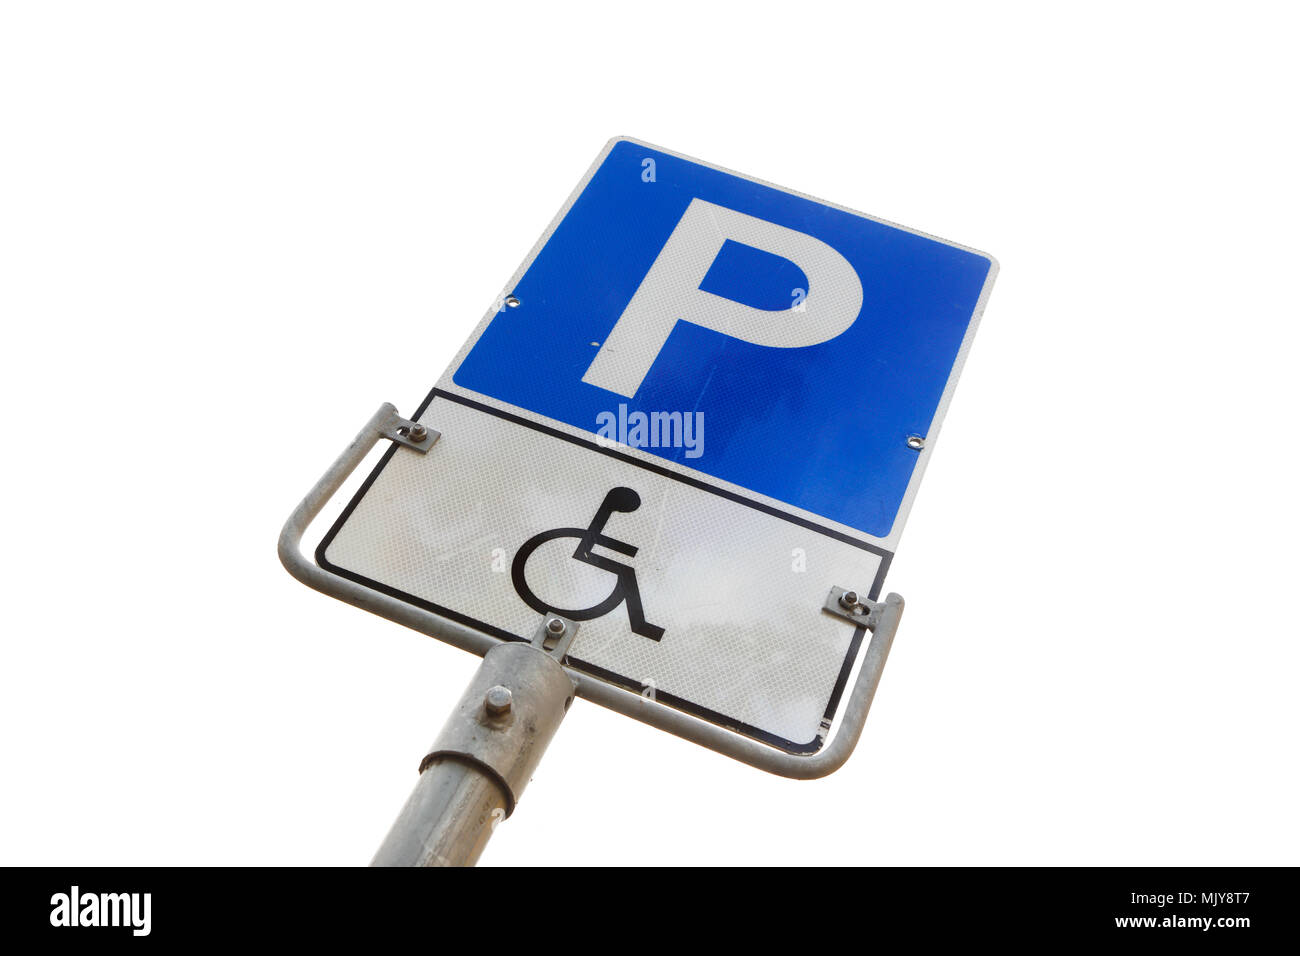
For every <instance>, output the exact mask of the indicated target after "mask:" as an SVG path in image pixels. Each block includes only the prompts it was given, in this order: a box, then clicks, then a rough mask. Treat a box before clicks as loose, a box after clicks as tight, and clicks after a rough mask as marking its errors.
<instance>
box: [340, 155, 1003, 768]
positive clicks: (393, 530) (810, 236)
mask: <svg viewBox="0 0 1300 956" xmlns="http://www.w3.org/2000/svg"><path fill="white" fill-rule="evenodd" d="M995 271H996V266H995V264H994V263H993V260H992V259H991V258H990V257H989V256H987V255H985V254H983V253H979V252H975V251H973V250H970V249H967V248H965V247H962V246H958V245H955V244H952V243H949V242H945V241H942V240H938V239H935V238H933V237H929V236H925V235H922V234H920V233H917V232H914V231H911V230H908V229H904V228H901V227H898V226H895V225H891V224H889V223H884V222H881V221H879V220H876V219H872V218H869V217H867V216H863V215H861V214H859V213H855V212H851V211H849V210H846V209H843V208H841V207H838V206H834V205H830V204H828V203H824V202H820V201H818V200H815V199H811V198H809V197H806V196H803V195H800V194H797V193H793V192H790V191H788V190H784V189H779V188H777V187H774V186H771V185H768V184H766V183H762V182H759V181H756V180H754V179H751V178H748V177H745V176H740V175H737V174H735V173H731V172H727V171H725V170H721V169H718V168H716V167H713V166H709V165H707V164H704V163H701V162H698V161H695V160H691V159H688V158H686V157H683V156H680V155H677V154H674V153H671V152H668V151H665V150H662V149H659V148H656V147H652V146H649V145H647V144H644V143H641V142H637V141H635V140H630V139H616V140H613V141H612V142H610V143H609V144H608V145H607V146H606V148H605V150H604V151H603V152H602V154H601V156H600V157H599V158H598V159H597V161H596V163H595V165H594V166H593V167H592V169H591V170H590V171H589V172H588V174H587V176H586V177H585V178H584V179H583V181H582V183H581V184H580V185H579V187H578V189H577V190H576V191H575V192H574V194H573V196H572V197H571V198H570V200H569V201H568V203H566V205H565V207H564V208H563V209H562V210H561V212H560V214H559V215H558V216H557V218H556V219H555V221H554V222H553V223H552V225H551V227H550V228H549V229H548V230H547V232H546V234H545V235H544V236H543V237H542V240H541V241H540V242H539V243H538V245H537V246H536V248H535V249H534V250H533V252H532V253H531V254H530V255H529V257H528V259H527V260H526V261H525V263H524V264H523V266H522V267H521V268H520V270H519V271H518V272H517V273H516V275H515V276H514V277H513V279H512V280H511V282H510V283H509V284H508V286H507V291H506V292H505V293H504V294H503V295H502V296H501V297H500V299H499V300H498V301H497V302H495V303H494V305H493V307H492V308H491V309H490V310H489V312H488V314H487V315H486V316H485V317H484V318H483V320H482V322H480V324H479V326H478V328H477V329H476V330H475V331H474V333H473V334H472V335H471V336H470V338H469V340H468V341H467V342H466V343H465V345H464V347H463V348H462V349H461V351H460V353H459V354H458V355H457V356H456V358H455V359H454V360H453V362H452V364H451V365H450V367H449V368H448V369H447V371H446V372H445V373H444V374H443V376H442V378H441V379H440V380H439V381H438V383H437V385H436V387H435V388H434V389H433V391H432V392H431V393H430V395H429V397H428V398H427V399H426V400H425V402H424V404H423V405H422V406H421V407H420V409H419V411H418V412H417V414H416V415H415V420H416V421H418V422H419V423H421V424H423V425H425V426H427V427H428V428H429V429H434V430H436V431H437V432H438V433H439V434H440V438H439V440H438V442H437V444H436V445H435V446H433V447H432V448H431V449H430V450H429V451H428V452H427V454H416V453H414V452H412V451H411V450H410V449H407V448H403V447H398V446H395V447H394V448H392V449H390V451H389V452H388V453H387V454H386V455H385V457H384V458H383V460H382V462H381V463H380V464H379V466H378V467H377V468H376V470H375V471H374V473H373V474H372V475H371V476H370V477H369V479H368V480H367V481H366V482H365V485H364V486H363V488H362V489H361V491H360V492H359V493H358V494H357V495H356V496H355V498H354V499H353V500H352V501H351V503H350V504H349V505H348V506H347V508H346V510H345V511H344V513H343V514H342V516H341V517H340V518H339V520H338V521H337V522H336V523H335V525H334V526H333V527H332V528H331V529H330V531H329V532H328V533H327V535H326V536H325V538H324V540H323V541H322V543H321V545H320V547H319V549H318V551H317V561H318V563H319V564H320V565H321V567H322V568H325V569H326V570H328V571H331V572H333V573H335V574H338V575H341V576H343V577H345V578H349V579H351V580H352V581H354V582H357V583H360V584H363V585H365V586H367V587H371V588H375V589H377V590H380V591H383V592H384V593H386V594H388V595H390V596H394V597H398V598H400V599H402V600H404V601H408V602H410V603H412V604H414V605H417V606H419V607H422V608H424V609H426V610H429V611H432V612H435V613H437V614H439V615H443V616H445V617H448V618H451V619H452V620H454V621H458V622H460V623H462V624H465V625H467V626H470V627H473V628H475V629H478V630H481V631H484V632H486V633H488V634H491V635H493V636H495V637H497V638H499V639H501V640H504V641H510V640H525V639H527V638H528V637H529V635H530V634H531V633H532V631H533V629H534V626H535V624H536V621H537V617H538V615H539V614H540V613H547V612H550V613H555V614H560V615H563V616H566V617H569V618H570V619H572V620H575V621H580V622H582V627H581V630H580V633H579V634H578V635H577V637H576V639H575V640H574V643H573V645H572V646H571V647H570V649H569V655H568V664H569V665H570V666H571V667H573V668H575V669H576V670H578V671H581V672H583V673H585V674H587V675H589V676H590V677H592V678H593V679H596V680H600V681H605V682H608V683H611V684H614V685H617V686H618V687H621V688H624V689H626V690H629V691H633V692H636V693H638V694H641V695H642V696H643V697H645V698H646V699H647V700H649V701H651V702H653V704H654V705H655V706H666V707H670V708H675V709H678V710H682V711H685V712H687V713H690V714H692V715H694V716H695V717H698V718H700V719H702V720H705V721H708V722H710V723H714V724H718V725H720V726H722V727H725V728H727V729H728V730H730V731H734V732H736V733H739V734H742V735H745V736H748V737H751V738H754V739H756V740H759V741H761V742H763V743H765V744H768V745H771V746H773V747H776V748H778V749H780V750H783V751H785V752H787V753H792V754H811V753H814V752H816V751H817V750H819V749H820V748H821V747H822V746H823V744H824V743H825V741H826V739H827V737H828V735H829V734H830V732H831V728H832V726H833V722H834V717H835V714H836V710H837V707H838V706H839V703H840V698H841V695H842V693H843V691H844V688H845V686H846V684H847V681H848V679H849V674H850V671H851V669H852V668H853V665H854V663H855V660H856V659H857V656H858V652H859V650H860V647H861V644H862V638H863V633H864V632H863V629H862V628H861V627H853V626H851V625H849V624H846V622H845V621H844V620H843V619H842V618H838V617H835V616H832V615H827V614H823V613H821V612H822V606H823V603H824V601H825V599H826V595H827V592H828V588H830V587H832V586H842V587H854V588H858V589H860V590H861V592H862V593H863V594H864V595H868V596H870V597H872V598H874V597H876V595H877V594H878V593H879V591H880V588H881V585H882V582H883V580H884V577H885V573H886V571H887V570H888V567H889V561H890V558H891V556H892V554H893V551H894V549H895V547H896V546H897V541H898V537H899V534H900V532H901V528H902V524H903V519H904V517H905V515H906V512H907V509H908V507H909V506H910V504H911V500H912V497H913V495H914V494H915V491H916V486H917V483H918V481H919V479H920V476H921V472H922V470H923V469H924V466H925V461H926V458H927V456H928V455H929V453H930V450H931V448H932V447H933V441H934V438H935V435H936V433H937V429H938V424H939V420H940V417H941V415H942V412H943V410H944V408H945V407H946V405H947V402H948V400H949V397H950V395H951V392H952V389H953V386H954V384H955V380H956V376H957V373H958V371H959V368H960V365H961V362H962V359H963V358H964V355H965V352H966V349H967V348H968V347H969V343H970V339H971V336H972V334H973V332H974V328H975V324H976V321H977V319H978V317H979V314H980V312H981V310H982V308H983V304H984V301H985V299H986V297H987V295H988V291H989V288H990V286H991V284H992V281H993V276H994V273H995Z"/></svg>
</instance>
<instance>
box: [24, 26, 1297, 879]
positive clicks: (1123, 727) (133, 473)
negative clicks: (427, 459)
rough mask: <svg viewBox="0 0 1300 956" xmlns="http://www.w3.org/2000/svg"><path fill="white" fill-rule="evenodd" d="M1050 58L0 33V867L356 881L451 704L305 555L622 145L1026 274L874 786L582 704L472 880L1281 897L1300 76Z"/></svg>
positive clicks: (1229, 56)
mask: <svg viewBox="0 0 1300 956" xmlns="http://www.w3.org/2000/svg"><path fill="white" fill-rule="evenodd" d="M1063 9H1064V8H1061V7H1059V6H1056V5H1047V4H1024V5H1002V4H992V5H987V4H986V5H980V4H969V3H968V4H954V5H951V6H948V5H931V4H899V3H889V4H881V5H868V4H861V3H847V2H846V3H841V4H815V3H799V4H790V3H780V4H758V3H745V4H733V5H729V6H728V8H726V9H725V10H724V9H721V8H714V7H712V6H709V5H706V4H703V3H699V2H693V3H687V4H674V3H667V2H656V3H650V4H610V3H598V4H593V5H590V6H579V5H564V4H560V3H546V4H527V5H518V6H512V5H510V4H503V3H494V4H487V5H482V4H480V5H474V4H431V3H430V4H393V3H388V4H374V3H366V4H361V3H356V4H332V3H301V4H290V3H235V2H225V3H211V4H177V3H155V4H144V3H119V4H112V5H109V4H64V3H30V4H26V3H11V4H7V5H6V6H5V7H4V8H3V13H0V320H2V321H3V330H4V347H3V351H2V352H0V355H2V356H3V359H2V361H3V374H2V375H0V390H2V391H0V396H2V398H3V406H2V407H3V409H4V419H5V420H4V433H5V437H6V446H5V450H4V463H3V464H4V467H3V473H2V474H3V482H4V511H3V523H2V524H0V572H2V576H0V581H2V582H3V589H4V590H3V594H4V598H3V611H2V614H3V618H2V620H3V630H2V635H3V659H2V660H0V735H2V738H0V739H2V746H3V751H2V753H0V766H3V780H4V785H3V788H2V790H0V793H2V796H0V801H2V802H3V807H2V810H3V812H0V863H42V864H145V863H161V864H166V863H180V864H240V863H251V864H259V863H307V864H363V863H366V862H367V861H368V860H369V858H370V855H371V854H372V853H373V851H374V849H375V848H376V847H377V845H378V843H379V841H380V839H381V838H382V836H383V835H384V833H385V832H386V830H387V828H388V825H389V823H390V822H391V820H392V818H393V816H394V815H395V814H396V812H397V810H398V808H399V807H400V805H401V803H402V801H403V800H404V799H405V797H406V795H407V793H408V792H409V790H410V788H411V786H412V785H413V784H414V782H415V768H416V765H417V763H418V761H419V759H420V757H421V756H422V755H423V753H424V748H425V746H426V745H427V744H428V743H429V742H430V741H431V740H432V738H433V736H434V734H435V733H436V731H437V730H438V728H439V726H440V725H441V723H442V719H443V717H444V715H445V714H446V712H447V710H448V709H449V707H450V706H451V704H452V702H453V701H454V700H455V699H456V698H457V696H458V695H459V693H460V691H461V689H462V687H463V686H464V684H465V683H466V682H467V680H468V679H469V677H470V675H471V673H472V671H473V669H474V667H475V660H474V659H473V658H472V657H470V656H469V655H466V654H464V653H462V652H460V651H457V650H454V649H452V648H449V647H444V646H442V645H439V644H438V643H436V642H435V641H433V640H430V639H428V638H424V637H420V636H418V635H416V634H415V633H413V632H409V631H406V630H404V629H402V628H400V627H398V626H397V625H394V624H390V623H388V622H386V621H383V620H381V619H379V618H376V617H372V616H370V615H368V614H366V613H365V612H362V611H360V610H356V609H354V608H351V607H349V606H347V605H344V604H342V603H340V602H337V601H334V600H332V599H329V598H326V597H324V596H321V595H318V594H316V593H315V592H313V591H310V590H308V589H307V588H305V587H303V586H302V585H300V584H298V583H297V582H295V581H293V580H292V579H291V578H290V577H289V576H288V575H287V574H286V573H285V572H284V571H283V570H282V569H281V568H280V566H279V564H278V562H277V560H276V557H275V539H276V536H277V534H278V531H279V528H280V524H281V522H282V521H283V520H284V518H285V517H286V516H287V515H288V513H289V511H290V510H291V509H292V508H293V506H294V505H295V504H296V502H297V501H298V499H299V498H300V497H301V495H302V494H303V493H304V492H305V491H306V490H307V489H308V487H309V486H310V485H311V483H312V482H313V481H314V480H315V479H316V477H317V476H318V475H319V473H320V472H321V471H322V470H323V469H324V468H325V466H326V465H327V464H328V463H329V462H330V461H331V460H332V459H333V457H334V456H335V455H336V454H337V453H338V452H339V451H341V450H342V448H343V446H344V445H345V444H346V443H347V441H348V440H349V439H350V438H351V437H352V435H353V434H354V433H355V432H356V430H357V429H358V428H359V427H360V426H361V424H362V423H363V422H364V421H365V420H366V418H367V417H368V416H369V415H370V413H371V412H372V411H373V410H374V409H375V408H376V407H377V406H378V404H379V403H380V402H381V401H384V400H390V401H393V402H394V403H396V404H397V405H398V406H399V408H401V409H402V410H403V411H410V410H412V409H413V408H414V407H415V405H416V404H417V403H418V402H419V401H420V399H421V398H422V397H423V396H424V394H425V391H426V390H427V389H428V387H429V386H430V385H431V384H432V383H433V381H434V380H435V379H436V378H437V376H438V374H439V373H440V372H441V371H442V369H443V367H444V366H445V365H446V363H447V362H448V361H449V359H450V358H451V357H452V355H453V354H454V353H455V351H456V349H457V347H458V346H459V345H460V343H461V342H462V341H463V340H464V338H465V337H466V336H467V335H468V334H469V332H470V330H471V329H472V328H473V327H474V324H475V322H476V321H477V320H478V318H479V317H480V316H481V315H482V314H483V312H484V310H485V309H486V307H487V306H488V304H489V303H490V302H491V301H492V300H493V298H494V297H495V296H496V295H497V294H498V293H499V292H500V291H501V284H502V283H504V282H505V281H506V279H507V277H509V276H510V274H511V273H512V272H513V270H514V269H515V268H516V266H517V265H518V264H519V262H520V261H521V260H522V258H523V257H524V255H525V253H526V252H527V251H528V249H529V248H530V247H531V245H532V243H533V242H534V241H535V240H536V238H537V236H538V235H540V233H541V232H542V230H543V229H544V228H545V226H546V224H547V223H548V222H549V221H550V218H551V216H552V215H553V214H554V213H555V211H556V210H557V209H558V208H559V206H560V204H561V203H562V202H563V200H564V199H565V197H566V196H567V195H568V194H569V191H570V190H571V189H572V187H573V186H574V184H575V183H576V182H577V180H578V178H579V177H580V176H581V174H582V173H583V171H584V170H585V169H586V168H587V166H588V164H589V163H590V162H591V160H592V159H593V157H594V156H595V155H596V153H597V152H598V151H599V149H600V148H601V146H602V144H603V143H604V142H605V141H606V140H607V139H608V138H609V137H610V136H612V135H615V134H628V135H633V136H637V137H640V138H642V139H645V140H648V141H650V142H652V143H656V144H659V145H662V146H665V147H667V148H670V149H674V150H679V151H682V152H685V153H687V154H689V155H693V156H698V157H700V158H702V159H706V160H708V161H711V162H714V163H718V164H720V165H723V166H727V167H730V168H733V169H738V170H741V171H743V172H746V173H749V174H751V175H754V176H758V177H761V178H764V179H767V180H770V181H773V182H776V183H779V184H782V185H785V186H789V187H791V188H794V189H798V190H801V191H804V192H808V193H811V194H812V195H815V196H821V197H824V198H826V199H829V200H832V201H835V202H839V203H843V204H845V205H848V206H851V207H854V208H858V209H861V210H863V211H865V212H869V213H871V214H873V215H877V216H881V217H884V218H887V219H891V220H894V221H897V222H901V223H905V224H907V225H909V226H912V227H915V228H918V229H922V230H925V231H928V232H931V233H934V234H937V235H941V236H944V237H946V238H950V239H953V240H955V241H958V242H962V243H965V244H968V245H972V246H975V247H976V248H980V249H985V250H988V251H989V252H991V253H992V254H993V255H995V256H997V257H998V259H999V260H1000V261H1001V265H1002V272H1001V275H1000V277H999V279H998V282H997V285H996V286H995V288H994V290H993V296H992V299H991V301H990V304H989V308H988V311H987V313H986V315H985V318H984V323H983V326H982V328H981V331H980V334H979V336H978V337H977V338H976V340H975V346H974V350H973V352H972V354H971V357H970V361H969V363H968V365H967V369H966V373H965V375H964V377H963V380H962V382H961V385H960V386H959V388H958V389H957V394H956V398H955V401H954V404H953V407H952V410H951V412H950V414H949V417H948V420H947V422H946V425H945V428H944V431H943V435H942V439H941V440H940V441H939V442H938V444H937V448H936V455H935V459H934V461H933V462H932V464H931V467H930V470H929V472H928V474H927V480H926V482H925V484H924V486H923V488H922V490H921V493H920V495H919V497H918V499H917V504H916V507H915V509H914V511H913V513H912V518H911V522H910V525H909V527H908V532H907V534H906V535H905V536H904V539H903V543H902V547H901V550H900V552H899V556H898V559H897V561H896V562H895V564H894V568H893V571H892V573H891V576H890V579H889V585H890V586H891V588H892V589H893V590H897V591H899V592H900V593H902V594H903V595H904V596H905V597H906V598H907V601H908V610H907V614H906V615H905V617H904V619H903V625H902V628H901V630H900V633H899V637H898V640H897V642H896V644H895V646H894V651H893V654H892V656H891V658H890V660H889V665H888V667H887V668H886V669H885V674H884V679H883V682H882V684H881V687H880V692H879V695H878V696H877V698H876V702H875V706H874V708H873V711H872V714H871V718H870V720H869V721H868V724H867V730H866V732H865V734H864V736H863V739H862V742H861V744H860V746H859V748H858V750H857V752H856V753H855V754H854V756H853V758H852V759H851V760H850V762H849V764H848V765H847V766H846V767H845V768H844V769H843V770H841V771H840V772H839V773H837V774H835V775H834V776H832V777H829V778H827V779H825V780H821V781H816V782H794V781H787V780H782V779H778V778H776V777H770V776H767V775H764V774H763V773H761V772H759V771H756V770H752V769H750V768H748V767H745V766H743V765H741V764H738V763H734V762H732V761H730V760H728V759H726V758H723V757H720V756H716V755H714V754H712V753H710V752H708V751H705V750H703V749H700V748H698V747H695V746H693V745H690V744H686V743H683V742H681V741H678V740H677V739H675V738H672V737H669V736H667V735H665V734H663V733H661V732H659V731H656V730H653V729H650V728H648V727H645V726H642V725H640V724H638V723H636V722H634V721H631V720H628V719H626V718H624V717H620V716H618V715H615V714H613V713H609V712H606V711H602V710H601V709H599V708H597V707H595V706H593V705H590V704H586V703H584V702H581V701H579V702H578V703H577V704H575V706H574V708H573V710H572V712H571V714H570V716H569V718H568V720H567V722H566V723H565V725H564V727H563V729H562V731H561V733H560V735H559V737H558V738H557V739H556V740H555V742H554V744H553V746H552V748H551V750H550V752H549V754H548V755H547V758H546V760H545V761H544V763H543V764H542V767H541V769H540V770H539V771H538V773H537V775H536V777H535V779H534V782H533V785H532V787H531V788H530V789H529V791H528V793H527V795H526V796H525V798H524V800H523V802H522V803H521V805H520V809H519V812H518V813H517V814H516V815H515V817H514V818H513V819H511V820H510V821H509V822H507V823H506V824H504V825H503V826H502V827H501V828H500V829H498V831H497V833H496V836H495V838H494V840H493V842H492V843H491V845H490V846H489V848H488V850H487V852H486V853H485V855H484V857H483V861H482V862H483V863H484V864H497V865H502V864H534V863H614V864H638V863H640V864H681V863H687V864H703V863H808V864H819V865H824V864H850V863H894V864H938V863H1049V864H1135V863H1143V864H1192V863H1198V864H1229V863H1235V864H1263V863H1273V864H1278V863H1290V864H1295V863H1297V862H1300V858H1298V856H1300V854H1298V852H1297V851H1298V850H1300V833H1298V832H1297V822H1296V813H1295V808H1296V805H1297V801H1298V799H1300V793H1298V790H1300V787H1298V786H1297V783H1298V771H1297V766H1296V764H1297V761H1296V731H1297V703H1296V698H1297V694H1296V690H1295V686H1296V680H1297V673H1298V672H1300V652H1298V651H1297V636H1298V635H1297V627H1296V624H1295V608H1294V597H1295V594H1296V571H1297V561H1296V556H1295V550H1294V541H1295V536H1296V531H1297V514H1296V505H1295V494H1296V486H1297V484H1298V483H1300V475H1298V474H1297V467H1296V457H1295V451H1294V448H1295V445H1294V429H1295V414H1294V413H1295V407H1296V399H1295V393H1296V388H1297V384H1296V376H1295V374H1294V370H1295V357H1296V355H1297V352H1298V351H1300V331H1298V330H1297V318H1300V316H1298V315H1297V311H1298V310H1297V306H1296V300H1297V285H1296V278H1297V267H1296V262H1297V251H1298V250H1297V238H1296V236H1297V232H1296V223H1297V213H1298V212H1300V210H1298V209H1297V189H1296V185H1295V183H1296V172H1295V171H1296V169H1297V167H1300V156H1298V155H1297V148H1296V145H1297V144H1296V122H1295V93H1296V89H1297V80H1298V79H1300V78H1298V77H1297V70H1296V67H1295V53H1294V49H1293V46H1294V37H1295V36H1296V31H1295V26H1296V24H1295V23H1294V22H1293V21H1292V19H1291V14H1290V12H1289V11H1288V9H1287V7H1286V6H1285V5H1283V4H1277V5H1264V4H1258V5H1251V4H1236V5H1231V6H1229V5H1222V6H1218V7H1209V6H1203V5H1199V4H1189V3H1179V4H1133V3H1125V4H1104V3H1097V4H1088V5H1086V6H1077V5H1076V6H1074V7H1071V8H1069V9H1070V11H1071V12H1068V13H1067V12H1061V11H1062V10H1063ZM869 386H870V383H869V382H865V383H864V387H869Z"/></svg>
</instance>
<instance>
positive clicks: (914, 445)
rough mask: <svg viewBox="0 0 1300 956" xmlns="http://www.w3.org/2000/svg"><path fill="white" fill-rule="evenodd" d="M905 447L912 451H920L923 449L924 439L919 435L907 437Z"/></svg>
mask: <svg viewBox="0 0 1300 956" xmlns="http://www.w3.org/2000/svg"><path fill="white" fill-rule="evenodd" d="M907 447H908V448H910V449H912V451H920V450H921V449H922V448H924V447H925V439H924V438H922V437H921V436H920V435H908V436H907Z"/></svg>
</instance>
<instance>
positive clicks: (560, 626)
mask: <svg viewBox="0 0 1300 956" xmlns="http://www.w3.org/2000/svg"><path fill="white" fill-rule="evenodd" d="M564 631H565V626H564V622H563V621H561V620H560V619H559V618H558V617H553V618H551V619H550V620H549V621H547V622H546V632H547V633H548V634H550V635H551V636H553V637H559V636H560V635H561V634H563V633H564Z"/></svg>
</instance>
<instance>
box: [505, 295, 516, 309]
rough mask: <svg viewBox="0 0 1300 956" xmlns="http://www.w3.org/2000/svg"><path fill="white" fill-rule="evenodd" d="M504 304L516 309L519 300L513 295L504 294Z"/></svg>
mask: <svg viewBox="0 0 1300 956" xmlns="http://www.w3.org/2000/svg"><path fill="white" fill-rule="evenodd" d="M506 305H508V306H510V308H512V309H517V308H518V307H519V300H518V299H516V298H515V297H514V296H513V295H508V296H506Z"/></svg>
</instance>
